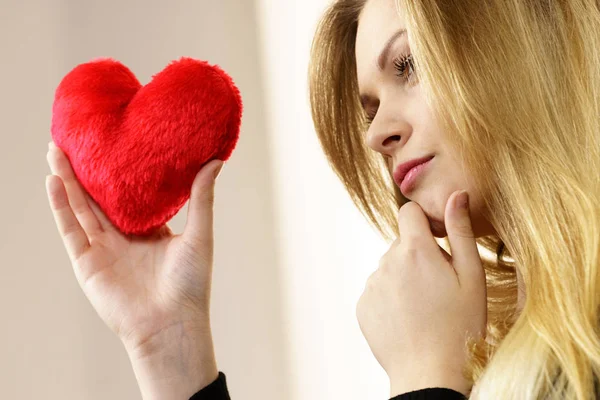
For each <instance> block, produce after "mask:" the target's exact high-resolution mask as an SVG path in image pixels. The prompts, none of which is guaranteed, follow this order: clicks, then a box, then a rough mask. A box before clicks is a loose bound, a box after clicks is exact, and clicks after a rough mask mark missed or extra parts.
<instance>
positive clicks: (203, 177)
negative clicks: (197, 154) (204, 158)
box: [183, 160, 223, 246]
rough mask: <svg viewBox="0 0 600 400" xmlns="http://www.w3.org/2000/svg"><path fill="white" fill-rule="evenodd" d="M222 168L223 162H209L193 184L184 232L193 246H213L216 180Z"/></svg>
mask: <svg viewBox="0 0 600 400" xmlns="http://www.w3.org/2000/svg"><path fill="white" fill-rule="evenodd" d="M222 166H223V161H221V160H213V161H211V162H209V163H208V164H206V165H205V166H204V167H202V169H201V170H200V172H198V174H196V177H195V179H194V182H193V184H192V190H191V194H190V204H189V207H188V216H187V221H186V224H185V228H184V231H183V235H184V237H185V238H186V240H188V241H189V242H190V243H192V244H196V245H200V244H203V245H209V246H212V243H213V205H214V198H215V179H216V176H217V175H218V173H219V172H220V170H221V168H222Z"/></svg>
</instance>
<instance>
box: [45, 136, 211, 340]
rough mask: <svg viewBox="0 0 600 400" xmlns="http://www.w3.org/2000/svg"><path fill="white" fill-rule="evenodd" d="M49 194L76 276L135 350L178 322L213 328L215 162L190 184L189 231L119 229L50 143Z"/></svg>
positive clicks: (96, 306) (104, 317)
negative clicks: (135, 232)
mask: <svg viewBox="0 0 600 400" xmlns="http://www.w3.org/2000/svg"><path fill="white" fill-rule="evenodd" d="M47 159H48V163H49V165H50V168H51V170H52V173H53V175H52V176H49V177H48V178H47V181H46V187H47V192H48V199H49V202H50V206H51V209H52V212H53V214H54V219H55V222H56V225H57V228H58V231H59V233H60V235H61V237H62V240H63V243H64V245H65V248H66V250H67V253H68V255H69V258H70V260H71V263H72V267H73V270H74V272H75V275H76V278H77V281H78V282H79V285H80V286H81V288H82V290H83V292H84V293H85V295H86V296H87V298H88V299H89V301H90V302H91V304H92V306H93V307H94V309H95V310H96V312H97V313H98V315H99V316H100V318H101V319H102V320H103V321H104V322H105V323H106V324H107V325H108V327H109V328H110V329H111V330H112V331H113V332H114V333H115V334H116V335H117V336H118V337H119V338H120V339H121V341H122V342H123V343H124V345H125V346H126V347H127V348H128V349H130V350H134V349H137V348H139V347H141V346H143V345H144V344H145V343H147V342H148V341H149V340H150V339H151V338H152V337H153V336H154V335H157V334H159V333H160V332H163V331H164V330H167V329H169V327H170V326H172V325H174V324H181V323H183V324H191V325H193V326H197V327H198V328H200V327H201V325H203V324H205V326H206V327H207V326H209V322H210V320H209V318H210V317H209V310H210V289H211V277H212V264H213V210H212V206H213V202H214V173H215V172H217V171H218V169H220V168H219V167H220V166H221V165H222V161H220V160H216V161H211V162H210V163H209V164H207V165H206V166H205V167H203V169H202V170H201V172H199V173H198V175H197V176H196V179H195V181H194V184H193V186H192V194H191V201H190V206H189V209H188V219H187V222H186V226H185V229H184V232H183V233H182V234H180V235H174V234H173V232H172V231H171V229H170V228H169V227H168V226H167V225H165V226H163V227H162V228H161V229H159V231H158V232H156V233H155V234H154V235H152V236H150V237H139V236H134V235H125V234H123V233H121V232H120V231H119V230H118V229H117V228H115V226H114V225H113V224H112V223H111V222H110V221H109V220H108V218H107V217H106V215H105V214H104V213H103V212H102V210H101V209H100V208H99V207H98V205H97V204H96V203H95V202H94V200H93V199H92V198H91V197H90V196H89V195H88V194H87V193H86V191H85V190H84V189H83V187H82V186H81V184H80V183H79V181H78V180H77V178H76V176H75V174H74V172H73V169H72V168H71V165H70V163H69V160H68V158H67V156H66V155H65V154H64V153H63V152H62V151H61V150H60V149H59V148H58V147H56V146H55V145H53V144H52V143H51V144H50V150H49V151H48V156H47Z"/></svg>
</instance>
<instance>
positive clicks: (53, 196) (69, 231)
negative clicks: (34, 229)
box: [46, 175, 90, 263]
mask: <svg viewBox="0 0 600 400" xmlns="http://www.w3.org/2000/svg"><path fill="white" fill-rule="evenodd" d="M46 192H47V193H48V200H49V202H50V208H51V209H52V214H53V215H54V221H55V222H56V226H57V228H58V232H59V233H60V236H61V238H62V240H63V244H64V245H65V248H66V249H67V254H68V255H69V258H70V259H71V261H72V262H73V263H75V262H76V261H77V260H78V259H79V257H81V256H82V255H83V253H85V251H86V250H87V249H88V248H89V247H90V243H89V240H88V237H87V235H86V233H85V231H84V230H83V228H82V227H81V225H80V224H79V221H78V220H77V218H76V217H75V214H74V213H73V210H72V209H71V205H70V204H69V199H68V197H67V191H66V189H65V187H64V184H63V182H62V179H60V177H58V176H55V175H48V176H46Z"/></svg>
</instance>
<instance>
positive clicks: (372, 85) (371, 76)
mask: <svg viewBox="0 0 600 400" xmlns="http://www.w3.org/2000/svg"><path fill="white" fill-rule="evenodd" d="M402 28H406V25H405V20H404V17H403V16H402V15H401V14H400V11H399V10H397V9H396V6H395V1H394V0H369V1H367V3H366V4H365V7H364V8H363V10H362V12H361V15H360V17H359V23H358V31H357V37H356V53H355V57H356V64H357V70H356V73H357V78H358V85H359V90H360V95H361V99H362V100H363V107H364V108H365V111H366V113H367V115H368V116H369V117H371V118H372V119H373V120H372V122H371V125H370V126H369V128H368V130H367V132H366V135H365V141H366V144H367V145H368V146H369V147H370V148H371V149H373V150H374V151H377V152H379V153H381V154H383V155H385V156H386V157H387V159H388V162H389V165H390V167H392V168H395V167H396V166H398V165H399V164H401V163H403V162H405V161H407V160H410V159H413V158H420V157H424V156H429V155H433V156H434V158H433V159H432V160H431V161H430V163H429V165H428V167H427V169H426V170H425V171H424V172H423V173H421V175H420V177H419V180H418V181H417V184H416V186H415V188H414V189H413V190H412V191H410V192H409V193H405V196H406V197H407V198H408V199H409V200H411V201H410V202H408V203H406V204H404V205H403V206H402V207H401V208H400V210H399V213H398V219H399V226H400V237H401V238H402V240H400V237H399V238H398V239H397V240H396V241H395V242H394V243H393V244H392V246H391V247H390V249H389V250H388V252H387V253H386V254H385V255H384V256H383V257H382V259H381V260H380V264H379V268H378V269H377V270H376V271H375V272H374V273H373V274H372V276H371V277H370V278H369V281H368V282H367V285H366V287H365V291H364V293H363V295H362V296H361V298H360V300H359V302H358V304H357V318H358V320H359V324H360V326H361V330H362V331H363V334H364V335H365V338H366V339H367V342H368V343H369V346H370V348H371V350H372V351H373V354H374V355H375V357H376V358H377V360H378V361H379V363H380V364H381V366H382V367H383V368H384V370H385V371H386V372H387V374H388V377H389V378H390V387H391V389H390V390H391V393H390V395H391V396H395V395H398V394H401V393H406V392H408V391H412V390H417V389H422V388H426V387H447V388H451V389H454V390H457V391H459V392H461V393H463V394H465V395H466V394H467V393H468V392H469V390H470V387H469V383H468V382H467V381H466V380H465V379H464V378H463V377H462V375H461V372H460V371H461V369H462V367H463V366H464V363H465V361H466V357H465V355H466V350H464V347H463V346H464V343H465V341H466V338H467V335H468V336H471V337H477V336H481V335H483V334H485V326H486V323H487V303H486V297H487V293H486V284H485V270H484V269H483V267H482V264H481V260H480V257H479V254H478V252H477V247H476V242H475V238H477V237H480V236H486V235H491V234H496V232H495V230H494V228H493V226H492V225H491V224H490V223H489V222H488V220H487V219H486V218H485V217H484V215H485V214H487V212H486V211H487V210H485V209H484V203H483V200H482V197H481V194H480V193H479V191H478V190H477V187H476V185H475V183H474V182H473V179H471V177H470V176H469V174H468V171H466V169H465V168H464V166H463V164H462V163H461V160H459V159H458V158H457V157H456V156H455V155H454V154H453V152H452V151H451V150H450V149H451V147H450V142H449V140H450V138H448V137H447V135H445V132H443V131H442V130H441V129H440V127H439V125H438V124H437V123H436V120H435V118H434V114H433V112H432V111H431V109H430V108H429V107H428V105H427V103H426V101H425V97H424V94H423V92H422V90H421V87H420V85H419V82H418V71H414V70H413V69H412V66H410V67H409V66H408V64H405V66H407V67H408V68H407V69H405V70H404V71H403V72H400V71H398V70H397V69H396V68H395V67H394V63H393V60H394V59H395V58H396V57H397V56H399V55H406V54H410V38H409V35H410V34H407V35H403V36H400V37H398V38H397V39H396V40H395V41H394V43H393V44H392V46H391V47H390V51H389V53H388V56H387V57H385V59H384V67H383V70H382V71H380V70H379V69H378V67H377V61H378V57H379V55H380V53H381V52H382V50H383V48H384V47H385V43H386V42H387V41H388V39H389V38H390V37H392V36H393V35H394V33H396V32H397V31H398V30H400V29H402ZM398 74H400V75H401V76H400V77H399V76H398ZM406 77H409V80H408V81H406V80H405V79H404V78H406ZM461 189H464V190H466V191H467V192H468V194H469V206H468V212H463V213H461V212H460V211H457V209H456V208H455V207H454V206H453V204H454V199H455V198H456V196H457V193H458V191H460V190H461ZM446 236H448V238H449V241H450V245H451V250H452V254H453V256H452V257H451V256H450V255H449V254H448V253H446V252H445V251H444V250H443V249H442V248H441V247H440V246H439V245H438V244H437V242H435V239H434V237H437V238H443V237H446ZM518 282H519V286H520V289H521V290H520V291H519V307H521V306H522V301H523V296H522V293H521V292H522V283H521V277H520V275H519V276H518Z"/></svg>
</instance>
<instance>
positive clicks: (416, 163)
mask: <svg viewBox="0 0 600 400" xmlns="http://www.w3.org/2000/svg"><path fill="white" fill-rule="evenodd" d="M431 159H433V156H427V157H422V158H416V159H413V160H410V161H408V162H405V163H403V164H400V165H399V166H398V167H396V170H395V171H394V181H395V182H396V184H397V185H398V186H399V187H400V191H401V192H402V194H403V195H405V196H406V195H407V194H408V193H409V192H410V191H411V190H412V189H413V188H414V186H415V183H416V181H417V178H418V176H419V175H421V172H422V171H423V170H424V169H425V168H426V167H427V165H428V164H429V161H431Z"/></svg>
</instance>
